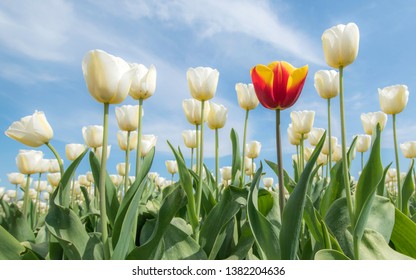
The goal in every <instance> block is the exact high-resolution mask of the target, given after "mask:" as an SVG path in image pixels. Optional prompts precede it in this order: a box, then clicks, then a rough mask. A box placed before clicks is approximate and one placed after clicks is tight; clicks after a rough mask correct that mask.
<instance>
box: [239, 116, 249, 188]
mask: <svg viewBox="0 0 416 280" xmlns="http://www.w3.org/2000/svg"><path fill="white" fill-rule="evenodd" d="M248 112H250V110H246V117H245V119H244V134H243V156H242V160H241V179H240V187H243V186H244V184H245V178H246V176H245V166H244V165H245V156H246V139H247V123H248Z"/></svg>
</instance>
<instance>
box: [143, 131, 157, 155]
mask: <svg viewBox="0 0 416 280" xmlns="http://www.w3.org/2000/svg"><path fill="white" fill-rule="evenodd" d="M156 142H157V137H156V136H155V135H153V134H146V135H142V142H141V144H142V149H141V156H142V157H144V156H146V155H147V154H148V153H149V152H150V150H151V149H152V148H153V147H155V146H156Z"/></svg>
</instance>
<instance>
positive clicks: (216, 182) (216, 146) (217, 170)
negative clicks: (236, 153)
mask: <svg viewBox="0 0 416 280" xmlns="http://www.w3.org/2000/svg"><path fill="white" fill-rule="evenodd" d="M218 146H219V143H218V128H216V129H215V184H216V185H215V191H217V189H218V184H219V182H218V177H219V172H220V171H219V157H218Z"/></svg>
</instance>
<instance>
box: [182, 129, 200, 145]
mask: <svg viewBox="0 0 416 280" xmlns="http://www.w3.org/2000/svg"><path fill="white" fill-rule="evenodd" d="M198 134H199V131H198ZM196 135H197V134H196V130H184V131H182V137H183V142H184V143H185V146H186V147H188V148H190V149H194V148H196V147H197V146H196Z"/></svg>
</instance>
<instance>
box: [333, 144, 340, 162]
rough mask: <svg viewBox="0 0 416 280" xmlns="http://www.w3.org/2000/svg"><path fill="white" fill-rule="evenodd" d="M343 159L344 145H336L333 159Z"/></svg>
mask: <svg viewBox="0 0 416 280" xmlns="http://www.w3.org/2000/svg"><path fill="white" fill-rule="evenodd" d="M341 159H342V146H341V145H336V146H334V150H333V151H332V161H334V162H337V161H340V160H341Z"/></svg>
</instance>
